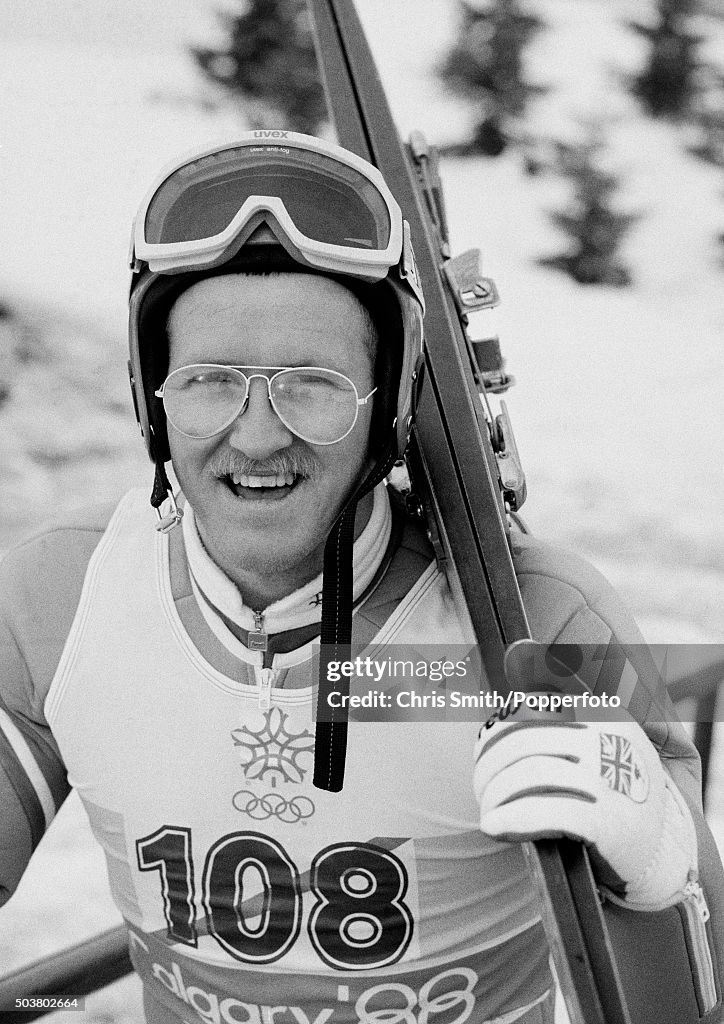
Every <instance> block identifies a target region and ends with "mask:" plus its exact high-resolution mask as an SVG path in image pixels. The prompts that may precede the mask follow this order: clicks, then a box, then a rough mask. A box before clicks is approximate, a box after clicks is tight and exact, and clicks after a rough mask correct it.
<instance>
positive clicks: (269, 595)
mask: <svg viewBox="0 0 724 1024" xmlns="http://www.w3.org/2000/svg"><path fill="white" fill-rule="evenodd" d="M264 137H265V133H250V134H249V135H248V136H244V137H243V138H242V139H240V140H239V141H238V142H236V143H233V144H230V145H228V146H224V147H219V148H217V149H213V150H206V151H204V152H202V153H200V154H196V155H195V156H193V157H190V158H187V159H185V160H183V161H181V162H180V163H179V164H177V165H175V166H174V168H172V169H171V170H170V171H167V172H165V173H164V174H163V175H162V176H161V178H160V179H159V180H158V181H157V182H156V183H155V184H154V186H153V188H152V189H151V191H150V192H149V194H148V196H147V197H146V200H145V201H144V203H143V205H142V207H141V210H140V212H139V217H138V218H137V221H136V224H135V228H134V243H133V244H134V255H133V270H134V274H133V282H132V288H131V314H130V336H131V375H132V387H133V393H134V400H135V402H136V408H137V413H138V417H139V421H140V423H141V427H142V431H143V433H144V436H145V438H146V443H147V445H148V449H149V453H150V455H151V457H152V459H153V461H154V463H155V466H156V476H155V484H154V489H153V494H152V499H151V500H152V504H153V505H154V506H155V507H156V508H157V509H163V508H165V512H163V511H161V512H159V517H160V522H159V526H160V531H159V532H155V531H154V530H152V529H150V528H149V514H148V510H147V506H146V501H145V499H144V496H143V495H142V494H140V493H137V492H131V493H130V494H129V495H127V496H126V497H125V498H124V499H123V500H122V501H121V503H120V504H119V506H118V507H117V508H116V509H114V510H94V511H92V512H89V513H88V514H87V515H86V516H84V517H77V518H75V519H74V520H73V521H71V522H67V523H63V524H57V525H55V526H53V527H51V528H50V529H49V530H48V531H46V532H44V533H43V534H42V535H41V536H40V537H38V538H35V539H33V540H31V541H29V542H27V543H26V544H25V545H23V546H21V547H20V548H18V549H16V551H15V552H13V553H11V554H10V555H9V556H8V557H7V559H6V560H5V562H4V564H3V567H2V573H1V577H2V578H1V580H0V582H1V583H2V590H1V593H2V598H0V630H2V632H1V633H0V638H1V639H0V643H1V644H2V652H3V653H2V665H3V678H2V684H1V686H2V689H1V691H0V693H1V699H2V706H1V707H0V726H2V730H3V731H2V746H1V747H0V754H1V755H2V758H1V762H0V763H1V764H2V774H0V808H2V813H3V819H4V830H3V835H4V837H6V838H5V839H4V841H3V844H2V847H0V885H1V886H2V892H3V893H4V895H5V896H8V895H9V894H10V893H11V892H12V890H13V889H14V888H15V886H16V884H17V881H18V879H19V877H20V875H21V873H22V871H23V869H24V867H25V865H26V863H27V860H28V858H29V856H30V854H31V852H32V850H33V848H34V847H35V846H36V845H37V843H38V841H39V840H40V837H41V835H42V832H43V830H44V828H45V827H46V826H47V824H48V823H49V821H50V819H51V818H52V816H53V814H54V813H55V811H56V810H57V808H58V806H59V805H60V803H61V802H62V800H63V799H64V797H65V795H66V794H67V792H68V791H69V788H70V787H74V788H75V789H77V791H78V793H79V795H80V797H81V799H82V801H83V803H84V805H85V807H86V810H87V812H88V815H89V819H90V822H91V826H92V828H93V831H94V833H95V835H96V837H97V838H98V840H99V842H100V843H101V845H102V846H103V848H104V851H105V853H106V857H107V861H108V870H109V878H110V883H111V888H112V891H113V894H114V897H115V899H116V901H117V903H118V906H119V908H120V909H121V911H122V913H123V916H124V918H125V919H126V921H127V923H128V928H129V936H130V948H131V954H132V958H133V961H134V965H135V967H136V970H137V971H138V973H139V974H140V976H141V977H142V979H143V982H144V998H145V1009H146V1016H147V1019H148V1021H149V1022H152V1024H170V1022H175V1024H178V1022H179V1021H187V1022H188V1021H196V1020H199V1019H201V1020H204V1021H209V1022H214V1024H220V1022H222V1021H224V1022H243V1024H246V1022H254V1024H273V1022H274V1021H276V1022H278V1024H291V1022H293V1021H296V1022H298V1024H307V1022H309V1024H326V1022H327V1021H330V1020H331V1021H333V1022H334V1024H336V1022H347V1021H350V1022H352V1021H358V1022H360V1024H368V1022H371V1021H383V1020H384V1021H400V1022H408V1021H410V1022H412V1021H419V1022H423V1021H424V1022H428V1021H431V1020H432V1021H435V1022H436V1024H462V1022H464V1021H466V1020H471V1021H474V1022H476V1024H477V1022H484V1021H497V1022H499V1024H502V1022H506V1024H509V1022H513V1021H520V1022H522V1024H536V1022H537V1024H543V1022H548V1024H550V1022H551V1021H552V1014H553V994H552V981H551V976H550V970H549V966H548V953H547V948H546V944H545V939H544V935H543V931H542V925H541V922H540V912H539V906H538V900H537V895H536V892H535V890H534V888H533V886H532V884H531V882H530V881H529V879H528V875H527V870H526V866H525V863H524V860H523V856H522V852H521V848H520V847H519V846H518V845H515V842H513V843H511V840H513V841H517V840H519V839H525V838H530V837H536V836H540V835H551V834H553V835H561V834H566V835H574V836H576V837H579V838H582V839H583V840H585V841H586V842H588V843H589V845H590V846H591V850H592V853H593V856H594V863H595V866H596V870H597V872H598V877H599V879H600V881H601V884H602V885H605V886H606V887H607V889H608V891H609V892H610V898H611V899H614V900H615V899H620V900H621V901H622V902H623V903H624V904H625V905H629V906H633V907H635V908H637V909H641V910H646V909H652V908H657V909H658V908H662V907H670V906H677V907H681V908H683V910H685V911H686V914H685V917H686V929H687V932H686V934H687V936H688V941H689V945H690V948H691V949H692V951H693V952H692V957H691V963H692V966H691V972H692V975H693V977H694V979H695V983H694V987H695V989H696V992H697V998H698V1000H699V1006H700V1009H701V1011H702V1013H704V1012H707V1011H709V1010H711V1009H712V1007H713V1006H714V1005H715V1004H716V1001H717V992H716V985H715V975H716V962H717V958H718V956H719V953H718V949H721V948H722V947H721V946H717V945H716V941H718V940H719V939H720V933H721V910H720V906H719V903H718V899H719V897H718V896H717V891H716V889H717V886H718V884H719V879H720V875H719V864H718V859H717V858H716V854H715V853H714V852H712V847H711V840H710V837H709V835H708V833H707V831H706V827H705V825H704V824H703V820H702V818H701V813H700V809H699V808H698V806H697V800H698V791H697V780H696V755H695V753H694V751H693V749H692V747H691V745H690V743H689V742H688V740H687V738H686V735H685V734H684V733H683V731H682V730H681V729H680V728H679V727H677V726H676V725H675V724H674V723H672V722H670V721H669V722H668V723H667V722H666V721H663V720H661V718H659V720H658V721H657V720H656V714H655V711H657V710H658V709H659V707H660V706H661V705H662V702H663V698H662V697H661V695H659V694H657V693H656V692H655V686H656V680H653V681H650V680H648V679H647V678H646V675H645V674H646V672H647V671H648V669H647V668H646V666H645V664H644V665H643V667H642V668H641V669H640V676H641V678H640V680H639V682H638V684H637V686H638V687H639V689H638V691H637V692H639V693H641V692H647V693H648V696H649V700H648V703H646V709H647V711H652V709H653V711H652V713H651V714H650V715H649V717H650V718H651V721H649V722H647V723H646V727H647V731H648V733H649V735H650V737H651V740H653V741H654V742H653V743H652V742H651V741H650V740H649V739H648V738H647V736H646V734H645V732H644V730H643V729H642V728H641V725H639V724H638V723H637V722H635V721H634V720H633V719H632V718H631V717H630V716H623V718H622V720H621V721H617V722H616V723H613V724H608V725H605V726H604V725H602V724H601V723H588V722H573V723H564V724H563V725H559V726H552V725H549V724H546V726H545V728H537V727H536V723H530V722H525V721H518V720H517V719H514V720H512V721H511V720H508V721H491V722H489V723H486V727H484V728H482V729H480V723H479V722H477V723H476V722H454V723H448V722H445V723H441V722H434V721H427V720H425V721H408V722H391V721H390V722H386V721H383V722H373V723H365V722H360V721H352V722H351V723H350V728H349V745H348V747H347V745H346V743H345V738H346V728H345V727H344V723H342V725H341V726H340V724H339V723H337V722H331V723H330V722H326V721H325V722H321V721H320V722H319V723H316V724H315V716H314V708H313V699H312V687H313V684H314V682H315V681H316V680H315V673H316V659H315V657H314V652H315V641H318V639H319V636H320V631H321V634H322V637H323V638H325V637H329V636H330V635H331V636H332V638H333V639H335V640H339V641H340V642H341V643H344V641H345V637H346V634H347V631H348V626H349V623H350V620H351V621H352V622H353V636H354V641H355V644H356V646H357V647H358V648H359V649H365V650H366V651H369V652H372V653H373V654H374V653H376V652H381V651H382V652H383V651H384V649H385V645H387V644H391V643H394V644H397V645H405V644H417V643H420V642H430V643H436V644H438V645H439V644H450V645H454V644H458V643H464V642H466V641H467V640H469V636H468V634H467V630H466V626H465V623H464V621H462V618H461V616H460V614H459V612H458V611H457V610H456V608H455V606H454V604H453V601H452V600H451V597H450V593H449V590H448V587H447V583H446V580H445V578H444V576H443V575H442V574H441V572H440V571H439V570H438V569H437V567H436V564H435V561H434V558H433V556H432V553H431V550H430V547H429V544H428V542H427V540H426V538H425V536H424V533H423V532H422V531H421V529H420V528H419V527H418V526H417V525H416V524H415V523H412V522H408V521H405V519H404V516H402V515H401V514H400V512H399V511H398V510H397V509H396V508H394V509H393V508H392V506H391V503H390V500H389V497H388V493H387V490H386V488H385V486H384V484H382V483H381V481H382V479H383V478H384V476H385V475H386V474H387V472H388V471H389V469H390V466H391V464H392V462H393V461H394V459H395V458H397V457H398V456H399V455H400V454H401V453H402V451H403V450H404V447H405V444H406V439H407V434H408V431H409V428H410V422H411V415H412V413H411V409H412V391H413V387H414V386H415V382H416V379H417V367H418V363H419V358H420V353H421V344H422V334H421V322H422V300H421V295H420V291H419V285H418V283H417V277H416V272H415V266H414V257H413V255H412V249H411V244H410V239H409V234H408V231H407V228H406V225H405V224H404V222H403V220H402V216H401V213H400V211H399V208H398V207H397V204H396V203H395V201H394V199H393V197H392V196H391V194H390V193H389V190H388V189H387V187H386V185H385V183H384V181H383V180H382V178H381V176H380V175H379V173H378V172H376V171H375V169H374V168H371V167H370V166H369V165H367V164H366V163H365V162H364V161H362V160H360V159H359V158H357V157H355V156H353V155H352V154H349V153H346V152H345V151H344V150H341V149H339V148H338V147H335V146H331V145H329V144H326V143H323V142H321V141H319V140H314V139H310V138H308V137H306V136H297V135H293V134H292V133H285V137H284V140H283V141H280V142H274V141H271V142H270V141H264ZM169 459H170V461H171V463H172V466H173V469H174V471H175V474H176V477H177V479H178V483H179V485H180V491H181V493H182V495H183V497H182V498H181V497H178V500H177V498H176V497H175V496H174V495H173V492H172V489H171V486H170V483H169V480H168V477H167V472H166V465H167V463H168V461H169ZM513 545H514V547H513V550H514V557H515V565H516V571H517V573H518V578H519V580H520V584H521V588H522V592H523V596H524V600H525V602H526V609H527V612H528V616H529V618H530V622H531V626H532V628H533V632H534V635H535V636H536V637H537V638H538V639H539V640H541V641H544V642H546V643H549V642H553V641H556V642H571V643H596V644H607V643H609V641H611V640H612V639H614V640H615V641H616V642H617V643H619V644H622V645H627V650H629V651H631V652H632V653H631V657H632V658H633V659H635V660H636V661H641V660H642V659H641V658H640V657H639V656H638V655H636V654H635V653H633V651H634V648H633V647H632V646H630V645H636V644H637V643H638V642H639V639H640V638H639V635H638V633H637V631H636V628H635V626H634V625H633V624H632V623H631V621H630V620H629V619H628V617H627V615H626V614H625V612H624V611H622V610H621V608H620V607H619V605H618V603H617V601H616V598H615V596H614V595H613V594H612V593H611V592H610V590H609V589H608V588H607V587H606V585H605V584H604V583H603V582H602V581H601V580H600V578H599V577H597V576H596V575H595V574H594V573H593V572H592V570H590V569H588V568H587V567H585V566H583V565H581V564H579V563H578V562H573V561H572V560H570V559H569V558H568V557H567V556H566V557H565V558H562V556H561V555H560V553H556V552H551V551H550V550H549V549H546V548H545V547H543V546H540V545H537V544H535V543H534V542H532V541H530V539H528V538H526V537H524V536H522V535H516V536H515V538H514V541H513ZM350 560H353V571H352V572H351V573H350V566H349V564H348V562H349V561H350ZM353 606H354V607H353ZM644 660H645V659H644ZM647 686H648V687H650V688H651V689H650V692H649V691H647V690H646V687H647ZM639 705H640V702H639ZM639 705H637V706H639ZM641 718H642V721H644V719H645V718H646V714H642V715H641ZM479 733H480V736H479V735H478V734H479ZM606 743H613V744H614V745H615V744H618V746H617V749H618V750H619V751H620V754H621V759H622V762H625V765H626V767H627V770H630V772H629V776H630V778H629V783H630V784H628V785H627V786H624V785H623V784H622V783H621V781H620V776H621V774H622V773H621V772H618V773H614V774H613V775H609V776H607V775H606V772H605V771H604V755H603V750H604V746H605V744H606ZM654 744H655V746H654ZM657 748H658V752H657ZM473 755H474V756H475V770H474V771H475V774H474V780H473V779H472V778H471V764H472V762H473ZM659 755H660V756H659ZM313 761H314V763H315V764H314V769H315V770H314V785H313V784H312V763H313ZM342 772H344V776H343V781H344V784H343V785H342V784H341V778H342ZM629 776H627V777H629ZM533 779H534V780H535V783H536V784H535V785H531V780H533ZM481 829H482V830H481ZM699 878H701V880H702V882H703V890H702V886H701V885H700V883H699ZM704 899H707V900H708V901H709V903H710V906H711V908H712V911H713V920H712V922H711V924H710V925H709V926H708V927H707V926H706V925H705V921H704V918H705V916H706V914H704V913H702V912H701V910H702V907H703V906H704ZM712 925H714V926H715V930H716V931H717V935H716V936H712V934H711V931H712ZM715 940H716V941H715ZM711 1019H713V1018H711Z"/></svg>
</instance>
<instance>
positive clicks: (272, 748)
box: [231, 707, 314, 787]
mask: <svg viewBox="0 0 724 1024" xmlns="http://www.w3.org/2000/svg"><path fill="white" fill-rule="evenodd" d="M287 717H288V716H287V715H286V714H284V712H283V711H281V710H280V709H279V708H277V707H273V708H271V709H270V710H269V711H268V712H267V713H266V715H265V719H266V721H265V723H264V726H263V728H262V729H260V730H259V731H258V732H254V731H253V729H249V728H247V726H243V728H241V729H232V731H231V735H232V738H233V740H234V746H236V747H245V748H246V752H247V753H248V760H246V761H242V767H243V769H244V775H245V776H246V777H247V779H261V780H262V781H263V780H264V779H265V778H266V777H267V775H269V776H271V784H272V786H273V787H274V786H276V784H277V782H279V781H281V782H301V781H302V780H303V779H304V776H305V774H306V770H307V769H303V768H301V767H300V765H299V758H300V757H301V755H302V754H308V753H313V751H314V735H313V734H312V733H311V732H308V731H307V730H306V729H305V730H304V731H303V732H300V733H290V732H287V730H286V728H285V725H286V720H287Z"/></svg>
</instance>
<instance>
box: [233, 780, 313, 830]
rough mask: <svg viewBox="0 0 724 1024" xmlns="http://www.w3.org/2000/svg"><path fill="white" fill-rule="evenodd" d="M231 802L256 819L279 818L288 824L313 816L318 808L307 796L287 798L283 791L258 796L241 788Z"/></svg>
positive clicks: (237, 808) (238, 809)
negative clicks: (282, 793)
mask: <svg viewBox="0 0 724 1024" xmlns="http://www.w3.org/2000/svg"><path fill="white" fill-rule="evenodd" d="M231 802H232V804H233V805H234V807H235V808H236V810H237V811H240V812H241V813H242V814H248V815H249V817H250V818H253V819H254V821H265V820H266V819H267V818H278V819H279V821H283V822H286V824H288V825H291V824H293V823H294V822H295V821H304V819H305V818H311V816H312V815H313V814H314V812H315V810H316V808H315V806H314V803H313V802H312V801H311V800H310V799H309V797H307V796H293V797H292V798H291V800H286V799H285V798H284V797H283V796H282V795H281V793H264V794H263V796H257V795H256V794H255V793H252V792H251V790H249V789H240V790H239V791H238V793H234V796H233V798H232V801H231Z"/></svg>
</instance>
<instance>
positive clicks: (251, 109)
mask: <svg viewBox="0 0 724 1024" xmlns="http://www.w3.org/2000/svg"><path fill="white" fill-rule="evenodd" d="M220 18H221V19H222V21H223V23H224V27H225V29H226V34H227V40H226V43H225V44H224V46H223V47H222V48H221V49H216V50H212V49H200V48H193V49H192V53H193V55H194V57H195V59H196V61H197V63H198V64H199V66H200V67H201V69H202V70H203V72H204V73H205V74H206V75H207V77H208V78H209V79H211V81H212V82H214V83H215V84H216V85H220V86H222V87H223V88H224V89H226V90H227V91H228V92H230V93H231V94H232V95H233V96H234V97H237V98H238V99H239V100H240V101H241V103H242V104H243V105H244V113H245V115H246V118H247V120H248V121H249V122H250V125H251V127H252V128H261V127H269V126H272V127H274V126H276V125H277V124H283V125H284V126H285V127H287V128H291V129H293V130H295V131H300V132H307V133H309V134H310V135H314V134H317V133H318V131H319V129H320V127H321V125H322V124H323V123H324V121H325V120H326V117H327V108H326V102H325V98H324V90H323V87H322V83H321V80H320V74H319V68H318V65H317V57H316V53H315V50H314V38H313V34H312V26H311V23H310V20H309V14H308V11H307V8H306V4H305V3H304V0H248V2H247V3H245V4H244V5H243V9H242V11H241V12H240V13H239V14H229V13H222V14H220Z"/></svg>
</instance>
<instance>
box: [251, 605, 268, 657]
mask: <svg viewBox="0 0 724 1024" xmlns="http://www.w3.org/2000/svg"><path fill="white" fill-rule="evenodd" d="M268 638H269V634H268V633H265V632H264V612H254V630H253V632H251V633H248V634H247V647H248V648H249V650H250V651H265V650H266V649H267V640H268Z"/></svg>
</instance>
